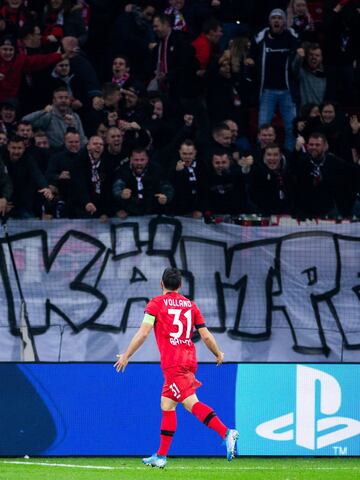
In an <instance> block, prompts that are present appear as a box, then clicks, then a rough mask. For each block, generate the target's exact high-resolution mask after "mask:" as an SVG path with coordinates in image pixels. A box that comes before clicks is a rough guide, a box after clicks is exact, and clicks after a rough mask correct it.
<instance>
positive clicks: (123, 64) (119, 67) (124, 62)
mask: <svg viewBox="0 0 360 480" xmlns="http://www.w3.org/2000/svg"><path fill="white" fill-rule="evenodd" d="M111 82H112V83H116V84H117V85H119V87H120V88H126V87H127V84H128V83H129V82H130V67H129V61H128V59H127V57H126V56H125V55H116V57H115V58H114V60H113V62H112V78H111Z"/></svg>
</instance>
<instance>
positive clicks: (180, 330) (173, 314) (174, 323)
mask: <svg viewBox="0 0 360 480" xmlns="http://www.w3.org/2000/svg"><path fill="white" fill-rule="evenodd" d="M145 312H146V313H148V314H149V315H153V316H154V317H155V324H154V331H155V338H156V342H157V344H158V348H159V351H160V357H161V368H162V369H163V370H164V369H166V368H170V367H175V366H186V367H196V365H197V360H196V350H195V345H194V343H193V342H192V340H191V337H192V334H193V331H194V327H195V328H200V327H205V320H204V318H203V316H202V315H201V312H200V310H199V309H198V307H197V306H196V305H195V303H193V302H191V301H190V300H188V299H187V298H186V297H184V296H183V295H180V293H177V292H169V293H167V294H165V295H159V296H158V297H155V298H153V299H152V300H150V302H149V303H148V304H147V306H146V308H145Z"/></svg>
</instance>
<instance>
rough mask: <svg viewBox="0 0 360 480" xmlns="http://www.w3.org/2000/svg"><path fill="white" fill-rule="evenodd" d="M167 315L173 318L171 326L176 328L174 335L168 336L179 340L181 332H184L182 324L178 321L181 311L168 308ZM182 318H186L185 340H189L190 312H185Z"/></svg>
mask: <svg viewBox="0 0 360 480" xmlns="http://www.w3.org/2000/svg"><path fill="white" fill-rule="evenodd" d="M168 314H169V315H173V316H174V321H173V325H176V326H177V327H178V331H177V332H174V333H170V336H171V337H173V338H180V337H181V335H182V333H183V331H184V324H183V322H182V321H181V320H180V314H181V309H180V308H169V310H168ZM184 317H185V318H186V338H190V335H191V310H187V311H186V312H185V313H184Z"/></svg>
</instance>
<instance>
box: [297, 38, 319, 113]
mask: <svg viewBox="0 0 360 480" xmlns="http://www.w3.org/2000/svg"><path fill="white" fill-rule="evenodd" d="M292 68H293V72H294V75H295V76H296V78H297V79H298V80H299V88H300V105H301V106H303V105H306V104H308V103H315V104H318V105H320V104H321V103H322V102H323V101H324V98H325V92H326V82H327V81H326V73H325V70H324V66H323V55H322V50H321V47H320V45H318V44H317V43H312V44H310V45H308V46H307V47H306V49H304V48H298V49H297V55H296V56H295V58H294V61H293V64H292Z"/></svg>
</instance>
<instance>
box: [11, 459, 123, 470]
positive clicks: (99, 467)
mask: <svg viewBox="0 0 360 480" xmlns="http://www.w3.org/2000/svg"><path fill="white" fill-rule="evenodd" d="M2 463H11V464H14V465H40V466H42V467H65V468H90V469H96V470H116V469H115V468H114V467H104V466H100V465H99V466H95V465H71V464H69V463H46V462H21V461H18V460H11V461H10V460H7V461H4V462H2Z"/></svg>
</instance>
